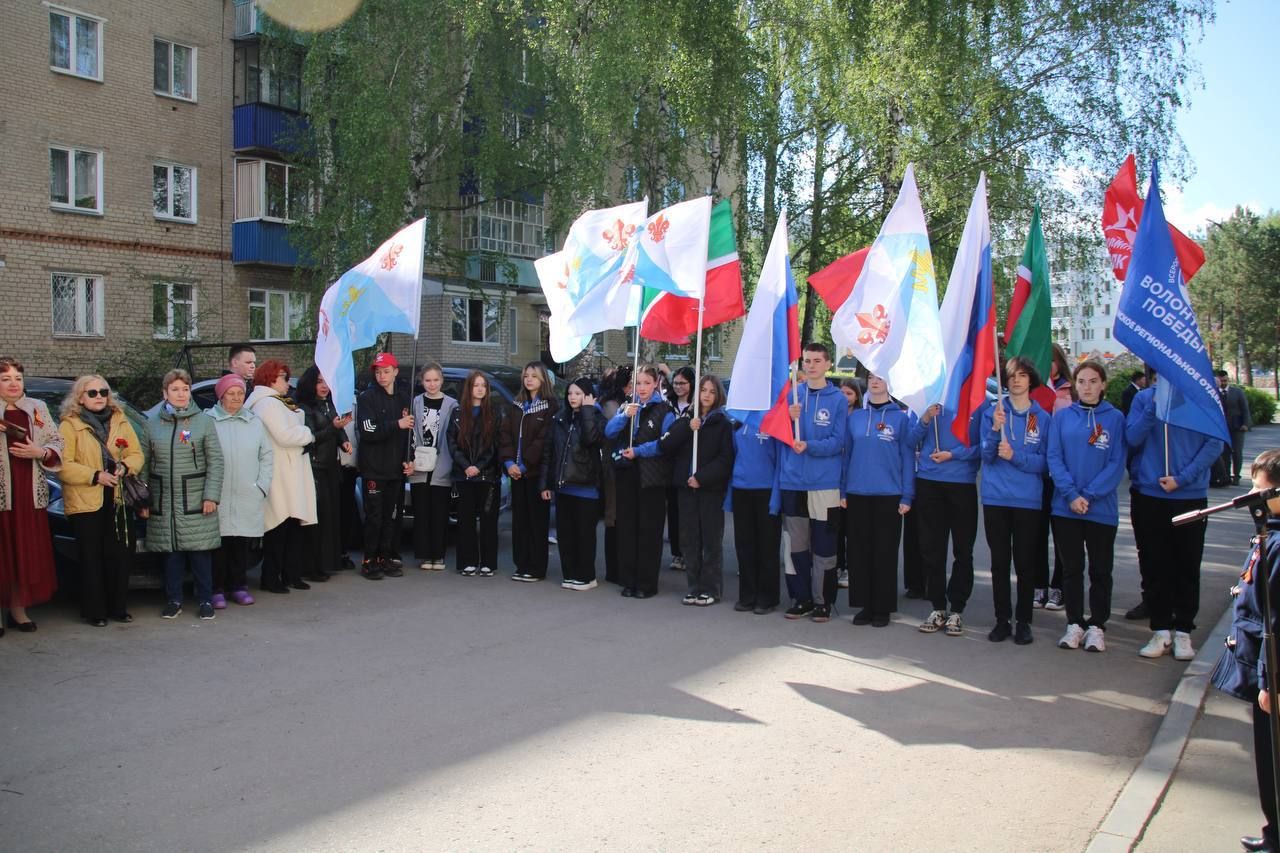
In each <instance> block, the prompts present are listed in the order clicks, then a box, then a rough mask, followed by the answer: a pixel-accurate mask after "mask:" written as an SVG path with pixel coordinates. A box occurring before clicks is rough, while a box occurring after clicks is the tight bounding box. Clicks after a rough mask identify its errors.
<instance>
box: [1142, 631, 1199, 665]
mask: <svg viewBox="0 0 1280 853" xmlns="http://www.w3.org/2000/svg"><path fill="white" fill-rule="evenodd" d="M1172 642H1173V641H1172V640H1170V639H1169V632H1168V631H1156V632H1155V633H1153V634H1152V635H1151V639H1150V640H1147V644H1146V645H1145V646H1143V647H1142V648H1140V649H1138V654H1140V655H1142V656H1143V657H1144V658H1158V657H1163V656H1164V653H1165V652H1167V651H1169V646H1170V645H1172ZM1188 645H1190V640H1189V639H1188Z"/></svg>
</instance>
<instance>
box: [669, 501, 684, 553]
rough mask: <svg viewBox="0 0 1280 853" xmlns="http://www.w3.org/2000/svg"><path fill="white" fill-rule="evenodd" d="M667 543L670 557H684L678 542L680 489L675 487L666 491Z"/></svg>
mask: <svg viewBox="0 0 1280 853" xmlns="http://www.w3.org/2000/svg"><path fill="white" fill-rule="evenodd" d="M667 543H668V544H669V545H670V546H671V556H672V557H683V556H684V549H683V546H682V544H681V541H680V489H679V488H678V487H676V486H671V487H670V488H668V489H667Z"/></svg>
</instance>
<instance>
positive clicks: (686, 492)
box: [660, 376, 733, 607]
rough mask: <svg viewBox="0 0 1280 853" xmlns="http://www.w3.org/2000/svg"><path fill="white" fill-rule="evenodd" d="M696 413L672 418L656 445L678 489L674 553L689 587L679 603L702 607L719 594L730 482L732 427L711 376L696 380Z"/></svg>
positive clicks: (718, 386) (717, 382)
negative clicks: (695, 444) (667, 460)
mask: <svg viewBox="0 0 1280 853" xmlns="http://www.w3.org/2000/svg"><path fill="white" fill-rule="evenodd" d="M698 410H699V417H696V418H694V417H692V415H693V411H692V409H690V410H689V411H688V412H687V413H686V415H684V416H681V417H679V418H677V419H676V421H675V422H674V423H673V424H672V425H671V429H669V430H668V431H667V433H666V435H664V436H663V437H662V440H661V442H660V445H661V447H662V451H663V452H664V453H670V454H672V456H673V458H674V462H673V473H672V480H673V481H674V482H675V483H676V484H677V485H678V487H679V496H678V498H677V500H678V501H679V506H680V552H681V553H682V554H684V566H685V573H686V579H687V581H688V584H689V588H688V593H687V594H686V595H685V597H684V599H683V601H682V603H683V604H690V605H695V606H697V607H707V606H709V605H712V604H715V603H716V602H717V601H719V600H720V599H721V597H722V595H723V591H724V590H723V587H724V578H723V572H722V569H723V565H724V498H725V493H726V492H728V490H729V482H730V480H731V479H732V477H733V422H732V421H730V420H729V417H728V416H727V415H726V414H725V411H724V386H723V385H721V384H720V380H719V379H717V378H716V377H714V376H704V377H702V379H701V381H699V383H698ZM695 433H696V434H697V437H698V456H697V466H696V470H695V466H694V464H693V462H694V455H693V437H694V434H695Z"/></svg>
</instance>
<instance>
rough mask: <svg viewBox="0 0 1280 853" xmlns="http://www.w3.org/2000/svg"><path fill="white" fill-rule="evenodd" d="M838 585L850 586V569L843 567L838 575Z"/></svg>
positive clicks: (846, 587)
mask: <svg viewBox="0 0 1280 853" xmlns="http://www.w3.org/2000/svg"><path fill="white" fill-rule="evenodd" d="M836 586H838V587H839V588H840V589H848V588H849V570H848V569H841V570H840V573H839V574H838V575H836Z"/></svg>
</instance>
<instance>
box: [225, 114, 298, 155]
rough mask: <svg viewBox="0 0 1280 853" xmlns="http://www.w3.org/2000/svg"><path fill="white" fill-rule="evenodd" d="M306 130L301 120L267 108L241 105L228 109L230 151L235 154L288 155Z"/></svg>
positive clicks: (293, 115)
mask: <svg viewBox="0 0 1280 853" xmlns="http://www.w3.org/2000/svg"><path fill="white" fill-rule="evenodd" d="M306 130H307V119H306V117H305V116H302V115H299V114H298V113H294V112H290V111H289V110H285V109H281V108H280V107H276V106H272V105H271V104H264V103H253V104H241V105H240V106H238V107H234V108H233V109H232V118H231V147H232V148H233V149H235V150H236V151H255V150H256V151H280V152H285V153H291V152H293V151H295V150H296V149H297V147H298V146H297V144H296V143H297V139H298V137H299V136H300V135H301V134H303V133H305V132H306Z"/></svg>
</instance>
